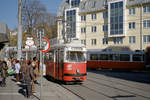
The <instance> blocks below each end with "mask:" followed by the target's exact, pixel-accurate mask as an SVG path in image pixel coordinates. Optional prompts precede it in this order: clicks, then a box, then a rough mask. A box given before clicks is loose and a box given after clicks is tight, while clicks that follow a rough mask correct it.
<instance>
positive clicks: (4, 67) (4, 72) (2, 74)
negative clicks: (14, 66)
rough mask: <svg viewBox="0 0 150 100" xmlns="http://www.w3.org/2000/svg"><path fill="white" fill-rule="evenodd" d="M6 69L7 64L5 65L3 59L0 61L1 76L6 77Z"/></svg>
mask: <svg viewBox="0 0 150 100" xmlns="http://www.w3.org/2000/svg"><path fill="white" fill-rule="evenodd" d="M7 69H8V66H7V64H6V62H5V61H3V62H2V63H1V76H2V78H6V77H7V76H8V75H7Z"/></svg>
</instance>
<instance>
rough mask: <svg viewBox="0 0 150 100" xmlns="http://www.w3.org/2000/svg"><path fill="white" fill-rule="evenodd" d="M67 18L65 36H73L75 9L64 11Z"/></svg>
mask: <svg viewBox="0 0 150 100" xmlns="http://www.w3.org/2000/svg"><path fill="white" fill-rule="evenodd" d="M66 19H67V26H68V27H69V28H66V30H67V37H70V36H71V37H75V36H76V10H69V11H67V12H66Z"/></svg>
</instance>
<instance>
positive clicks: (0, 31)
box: [0, 22, 9, 43]
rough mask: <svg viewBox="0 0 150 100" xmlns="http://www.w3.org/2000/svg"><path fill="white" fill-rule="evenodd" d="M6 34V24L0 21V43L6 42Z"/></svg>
mask: <svg viewBox="0 0 150 100" xmlns="http://www.w3.org/2000/svg"><path fill="white" fill-rule="evenodd" d="M8 35H9V33H8V27H7V24H5V23H2V22H0V43H4V42H8V41H9V39H8Z"/></svg>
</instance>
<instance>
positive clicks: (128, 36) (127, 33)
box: [57, 0, 150, 50]
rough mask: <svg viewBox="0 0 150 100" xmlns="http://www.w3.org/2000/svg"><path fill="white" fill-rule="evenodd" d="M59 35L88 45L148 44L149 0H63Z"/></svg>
mask: <svg viewBox="0 0 150 100" xmlns="http://www.w3.org/2000/svg"><path fill="white" fill-rule="evenodd" d="M57 16H58V20H57V28H58V39H62V38H78V39H79V40H81V43H83V44H85V45H86V47H87V49H105V48H107V47H109V46H125V47H129V48H130V49H131V50H144V49H145V48H146V47H147V46H150V0H63V2H62V4H61V6H60V8H59V11H58V14H57Z"/></svg>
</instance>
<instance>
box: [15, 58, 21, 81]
mask: <svg viewBox="0 0 150 100" xmlns="http://www.w3.org/2000/svg"><path fill="white" fill-rule="evenodd" d="M20 68H21V66H20V63H19V60H16V64H15V74H16V82H17V84H20V82H19V81H20V75H19V74H20Z"/></svg>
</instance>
